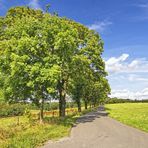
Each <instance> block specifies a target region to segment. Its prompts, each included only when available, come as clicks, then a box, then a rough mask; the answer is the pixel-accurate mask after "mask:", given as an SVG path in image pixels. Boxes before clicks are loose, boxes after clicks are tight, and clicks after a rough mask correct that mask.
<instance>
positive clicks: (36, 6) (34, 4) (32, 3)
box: [29, 0, 42, 9]
mask: <svg viewBox="0 0 148 148" xmlns="http://www.w3.org/2000/svg"><path fill="white" fill-rule="evenodd" d="M29 6H30V7H31V8H34V9H42V8H41V6H40V4H39V0H31V1H30V3H29Z"/></svg>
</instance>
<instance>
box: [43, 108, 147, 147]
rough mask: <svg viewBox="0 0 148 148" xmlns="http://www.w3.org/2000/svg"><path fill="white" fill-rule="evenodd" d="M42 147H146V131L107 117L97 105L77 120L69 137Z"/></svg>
mask: <svg viewBox="0 0 148 148" xmlns="http://www.w3.org/2000/svg"><path fill="white" fill-rule="evenodd" d="M42 148H148V133H145V132H142V131H140V130H138V129H135V128H132V127H129V126H127V125H124V124H122V123H120V122H118V121H116V120H114V119H111V118H110V117H107V116H106V113H105V112H104V111H103V108H102V107H99V109H98V110H97V111H96V112H91V113H88V114H86V115H84V116H82V117H80V118H79V119H78V120H77V124H76V126H75V127H73V128H72V130H71V136H70V137H68V138H64V139H61V140H60V141H56V142H53V141H49V142H47V143H46V144H45V145H44V146H43V147H42Z"/></svg>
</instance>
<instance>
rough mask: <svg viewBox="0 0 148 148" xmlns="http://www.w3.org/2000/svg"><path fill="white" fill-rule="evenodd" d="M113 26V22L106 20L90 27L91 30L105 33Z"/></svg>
mask: <svg viewBox="0 0 148 148" xmlns="http://www.w3.org/2000/svg"><path fill="white" fill-rule="evenodd" d="M110 25H112V22H110V21H107V20H104V21H101V22H95V23H94V24H91V25H88V28H89V29H91V30H96V31H98V32H100V33H102V32H104V31H105V30H106V29H107V27H108V26H110Z"/></svg>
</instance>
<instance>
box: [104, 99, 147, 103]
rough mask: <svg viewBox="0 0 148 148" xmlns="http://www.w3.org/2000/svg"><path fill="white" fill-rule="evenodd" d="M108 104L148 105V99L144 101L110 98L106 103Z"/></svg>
mask: <svg viewBox="0 0 148 148" xmlns="http://www.w3.org/2000/svg"><path fill="white" fill-rule="evenodd" d="M105 103H106V104H114V103H148V99H144V100H137V99H135V100H131V99H120V98H108V99H106V101H105Z"/></svg>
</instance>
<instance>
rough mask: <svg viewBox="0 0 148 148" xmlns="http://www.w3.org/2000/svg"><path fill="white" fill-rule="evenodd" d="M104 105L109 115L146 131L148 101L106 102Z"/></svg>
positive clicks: (147, 126)
mask: <svg viewBox="0 0 148 148" xmlns="http://www.w3.org/2000/svg"><path fill="white" fill-rule="evenodd" d="M105 107H106V110H107V112H108V113H109V116H110V117H112V118H114V119H116V120H118V121H120V122H122V123H124V124H127V125H130V126H132V127H135V128H138V129H140V130H143V131H146V132H148V103H122V104H107V105H106V106H105Z"/></svg>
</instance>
